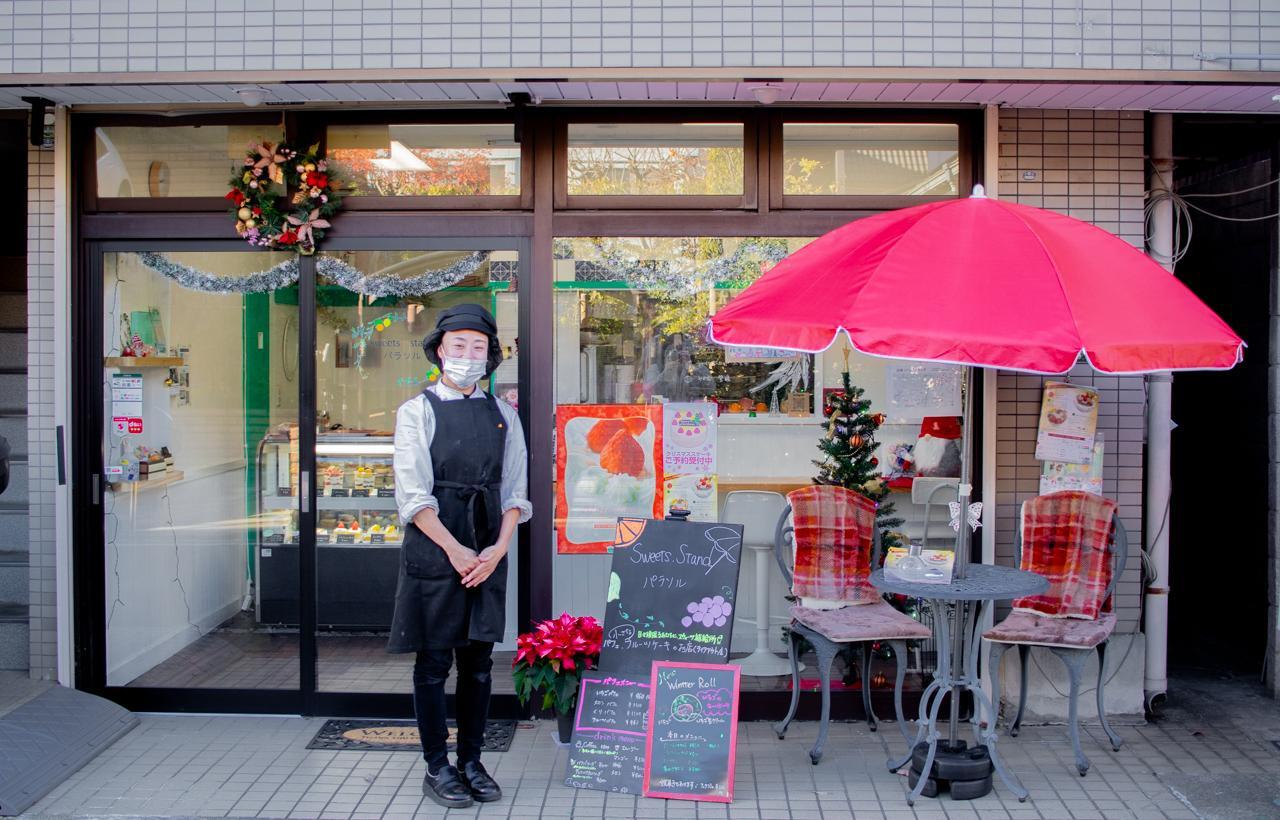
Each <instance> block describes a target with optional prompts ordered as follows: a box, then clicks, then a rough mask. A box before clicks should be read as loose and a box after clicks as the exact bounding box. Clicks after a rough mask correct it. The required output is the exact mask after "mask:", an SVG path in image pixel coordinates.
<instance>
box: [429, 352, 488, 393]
mask: <svg viewBox="0 0 1280 820" xmlns="http://www.w3.org/2000/svg"><path fill="white" fill-rule="evenodd" d="M488 364H489V363H488V362H486V361H483V360H481V359H455V358H453V357H452V356H444V357H442V358H441V367H440V369H441V370H443V371H444V374H445V375H446V376H448V377H449V381H451V382H453V383H454V384H455V385H457V386H458V387H460V388H462V389H463V390H466V389H467V388H468V387H470V386H471V385H473V384H475V383H476V382H478V381H480V379H481V378H483V377H484V372H485V370H487V369H488Z"/></svg>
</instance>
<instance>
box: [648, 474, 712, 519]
mask: <svg viewBox="0 0 1280 820" xmlns="http://www.w3.org/2000/svg"><path fill="white" fill-rule="evenodd" d="M662 506H663V509H665V510H666V512H667V514H668V515H670V514H671V511H672V510H688V511H689V520H690V521H716V520H718V517H719V507H718V505H717V504H716V476H714V475H667V476H666V477H665V478H664V479H663V481H662Z"/></svg>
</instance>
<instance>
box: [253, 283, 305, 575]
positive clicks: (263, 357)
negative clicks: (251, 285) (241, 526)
mask: <svg viewBox="0 0 1280 820" xmlns="http://www.w3.org/2000/svg"><path fill="white" fill-rule="evenodd" d="M295 294H296V290H295ZM243 317H244V321H243V324H244V342H243V344H242V345H241V349H242V350H243V351H244V370H243V371H242V372H243V375H242V378H243V379H244V460H245V464H246V465H247V469H246V470H245V476H246V481H245V488H244V492H245V499H244V505H245V518H246V519H248V520H249V521H252V522H255V523H254V524H253V525H251V526H249V527H248V528H247V529H248V533H249V537H248V542H249V548H248V555H246V556H245V562H246V566H247V567H248V573H249V580H250V581H252V582H254V583H257V576H258V573H257V566H256V561H255V560H254V556H255V555H257V552H258V550H257V547H258V528H257V524H256V522H257V515H258V481H259V476H258V442H260V441H262V437H263V436H264V435H266V432H267V428H269V427H270V426H271V407H270V395H271V301H270V297H269V296H268V294H266V293H248V294H245V296H244V311H243Z"/></svg>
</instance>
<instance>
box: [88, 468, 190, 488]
mask: <svg viewBox="0 0 1280 820" xmlns="http://www.w3.org/2000/svg"><path fill="white" fill-rule="evenodd" d="M184 478H186V475H185V474H183V472H182V471H181V470H165V473H164V478H148V479H145V480H142V481H108V482H107V489H108V490H111V491H112V492H120V491H122V490H126V489H128V488H130V487H136V488H137V489H139V490H158V489H160V488H161V487H168V486H169V485H170V484H177V483H178V482H179V481H182V480H183V479H184Z"/></svg>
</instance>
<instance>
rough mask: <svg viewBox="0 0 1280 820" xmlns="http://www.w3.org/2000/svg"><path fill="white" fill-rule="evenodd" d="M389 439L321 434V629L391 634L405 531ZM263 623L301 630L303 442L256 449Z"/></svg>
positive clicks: (283, 440)
mask: <svg viewBox="0 0 1280 820" xmlns="http://www.w3.org/2000/svg"><path fill="white" fill-rule="evenodd" d="M392 453H393V445H392V438H391V436H389V435H385V436H384V435H367V436H359V435H322V436H320V437H319V438H318V439H317V442H316V473H317V479H316V621H317V625H318V627H319V628H320V629H325V630H348V631H385V630H387V629H388V628H389V627H390V624H391V614H392V607H393V604H394V599H395V589H396V575H397V572H398V569H399V555H400V543H401V541H402V539H403V531H402V530H401V529H400V526H399V520H398V517H397V515H396V500H395V480H394V477H393V474H392V464H391V461H392ZM257 467H258V476H259V482H258V506H259V510H258V521H259V526H258V539H257V562H256V563H257V577H258V578H257V579H258V583H257V584H256V587H255V589H256V594H257V600H256V613H257V619H258V622H259V623H261V624H264V625H272V626H286V627H292V626H297V625H298V623H299V606H298V574H299V566H298V560H299V558H298V546H299V542H300V540H301V538H300V533H299V530H298V487H299V483H298V440H297V438H296V431H295V434H294V435H293V436H292V437H291V436H290V435H286V434H279V433H277V434H273V435H270V436H268V437H267V438H265V439H264V440H263V442H262V444H261V446H260V447H259V448H258V464H257Z"/></svg>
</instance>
